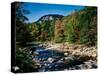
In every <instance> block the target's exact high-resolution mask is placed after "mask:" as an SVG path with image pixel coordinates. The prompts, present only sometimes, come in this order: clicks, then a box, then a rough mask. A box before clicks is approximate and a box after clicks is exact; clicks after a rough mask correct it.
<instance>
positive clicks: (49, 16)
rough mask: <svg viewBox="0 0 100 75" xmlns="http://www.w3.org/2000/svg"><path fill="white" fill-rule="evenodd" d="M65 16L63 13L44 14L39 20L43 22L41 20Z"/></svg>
mask: <svg viewBox="0 0 100 75" xmlns="http://www.w3.org/2000/svg"><path fill="white" fill-rule="evenodd" d="M62 17H64V16H63V15H58V14H48V15H44V16H42V17H41V18H40V19H39V20H38V21H37V22H39V23H41V21H50V20H56V19H61V18H62Z"/></svg>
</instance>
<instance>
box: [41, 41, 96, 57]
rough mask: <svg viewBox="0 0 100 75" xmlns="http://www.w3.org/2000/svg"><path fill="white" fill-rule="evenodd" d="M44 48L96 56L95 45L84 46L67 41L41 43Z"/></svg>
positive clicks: (78, 54)
mask: <svg viewBox="0 0 100 75" xmlns="http://www.w3.org/2000/svg"><path fill="white" fill-rule="evenodd" d="M42 46H43V47H44V48H45V49H48V50H57V51H61V52H65V55H67V54H71V55H77V56H89V57H94V58H96V57H97V47H96V46H86V45H80V44H69V43H50V42H49V43H45V44H42Z"/></svg>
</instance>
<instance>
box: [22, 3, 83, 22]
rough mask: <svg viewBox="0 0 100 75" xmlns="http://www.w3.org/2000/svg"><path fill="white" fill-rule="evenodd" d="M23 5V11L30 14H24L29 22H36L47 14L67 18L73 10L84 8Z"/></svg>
mask: <svg viewBox="0 0 100 75" xmlns="http://www.w3.org/2000/svg"><path fill="white" fill-rule="evenodd" d="M24 5H25V6H24V9H25V10H28V11H29V12H30V13H29V14H26V16H27V17H28V19H29V22H34V21H37V20H38V19H39V18H40V17H42V16H44V15H47V14H59V15H64V16H67V15H69V14H70V13H71V12H73V11H75V10H80V9H83V8H84V6H74V5H58V4H43V3H24Z"/></svg>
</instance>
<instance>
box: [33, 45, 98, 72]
mask: <svg viewBox="0 0 100 75" xmlns="http://www.w3.org/2000/svg"><path fill="white" fill-rule="evenodd" d="M41 47H42V48H41ZM41 47H39V48H37V49H36V51H35V52H34V53H35V55H34V56H33V61H34V62H36V66H37V68H38V71H39V72H44V71H59V70H77V69H93V68H97V53H96V47H87V46H83V45H69V46H68V45H65V44H64V45H62V44H56V45H53V46H52V45H41ZM44 47H45V48H44Z"/></svg>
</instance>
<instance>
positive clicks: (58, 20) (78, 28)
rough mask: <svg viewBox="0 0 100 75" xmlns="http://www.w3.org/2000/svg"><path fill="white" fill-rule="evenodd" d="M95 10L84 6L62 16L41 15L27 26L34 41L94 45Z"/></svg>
mask: <svg viewBox="0 0 100 75" xmlns="http://www.w3.org/2000/svg"><path fill="white" fill-rule="evenodd" d="M96 10H97V8H95V7H85V8H84V9H82V10H80V11H74V12H72V13H71V14H70V15H68V16H64V17H59V15H58V16H57V15H56V17H55V16H53V15H50V16H49V15H48V16H49V17H48V16H43V17H41V18H40V19H39V21H37V22H33V23H32V24H31V25H29V28H30V30H31V31H32V32H31V34H32V35H33V38H34V37H35V38H34V40H35V41H42V42H43V41H54V42H57V43H62V42H70V43H80V44H87V45H96V42H97V40H96V38H97V11H96ZM52 16H53V17H52ZM46 19H47V20H46Z"/></svg>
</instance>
